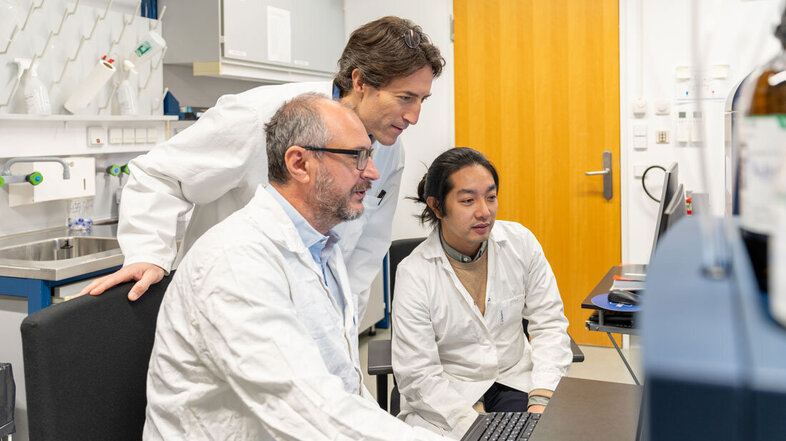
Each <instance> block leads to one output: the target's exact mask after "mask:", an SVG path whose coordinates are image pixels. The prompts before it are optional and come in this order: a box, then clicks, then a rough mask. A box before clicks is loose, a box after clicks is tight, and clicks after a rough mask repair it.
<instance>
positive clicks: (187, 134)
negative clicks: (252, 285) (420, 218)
mask: <svg viewBox="0 0 786 441" xmlns="http://www.w3.org/2000/svg"><path fill="white" fill-rule="evenodd" d="M305 92H319V93H323V94H326V95H328V96H330V95H331V92H332V84H331V83H330V82H319V83H292V84H283V85H276V86H261V87H257V88H254V89H251V90H248V91H246V92H243V93H241V94H238V95H225V96H222V97H221V98H220V99H219V100H218V102H217V103H216V105H215V106H214V107H213V108H211V109H210V110H208V111H207V112H206V113H205V114H204V115H203V116H202V117H201V118H200V119H199V121H197V122H196V123H195V124H194V125H192V126H191V127H189V128H188V129H186V130H184V131H183V132H181V133H179V134H177V135H175V136H174V137H172V138H171V139H169V140H168V141H166V142H164V143H162V144H159V145H157V146H156V147H155V148H153V149H152V150H151V151H150V152H149V153H147V154H145V155H142V156H139V157H137V158H136V159H134V160H132V161H131V162H130V168H131V176H130V178H129V180H128V183H127V184H126V186H125V189H124V190H123V195H122V203H121V206H120V222H119V224H118V241H119V242H120V246H121V248H122V250H123V255H124V256H125V263H124V264H125V265H129V264H131V263H135V262H150V263H154V264H156V265H158V266H160V267H162V268H164V269H165V270H167V271H169V270H170V269H172V268H174V267H175V266H176V265H177V262H179V261H180V259H182V257H183V255H184V254H185V252H187V251H188V250H189V249H190V248H191V246H192V245H193V244H194V242H195V241H196V240H197V239H198V238H199V237H200V236H201V235H202V234H203V233H204V232H205V231H207V230H208V229H209V228H210V227H212V226H213V225H215V224H217V223H218V222H220V221H221V220H223V219H225V218H226V217H227V216H229V215H230V214H232V213H234V212H235V211H237V210H239V209H240V208H241V207H243V206H245V205H246V203H248V201H249V200H251V198H252V196H253V195H254V191H255V190H256V188H257V186H258V185H260V184H267V152H266V148H265V145H266V143H265V131H264V125H265V123H267V122H268V121H269V120H270V118H271V117H272V116H273V114H274V113H275V111H276V110H278V108H279V107H280V106H281V104H283V102H284V101H285V100H288V99H291V98H293V97H295V96H297V95H299V94H301V93H305ZM374 146H375V148H376V152H375V153H374V163H375V165H376V167H377V169H378V170H379V173H380V178H379V179H378V180H377V181H374V182H373V183H372V186H371V191H369V192H367V195H366V198H365V201H364V205H365V212H364V213H363V215H362V216H361V217H360V218H359V219H356V220H354V221H352V222H345V223H344V224H342V225H339V226H338V227H337V229H336V230H337V231H338V232H339V234H340V235H341V237H342V241H341V242H340V243H339V246H340V247H341V249H342V251H343V252H344V256H345V259H346V261H347V266H348V268H349V274H350V279H351V284H352V287H353V289H354V294H355V295H356V301H357V302H358V303H357V311H358V312H359V315H358V316H359V317H363V313H364V312H365V310H366V304H367V301H368V295H369V288H370V286H371V282H372V281H373V280H374V277H376V275H377V273H378V272H379V269H380V268H381V265H382V258H383V257H384V255H385V253H386V252H387V250H388V248H389V247H390V240H391V225H392V222H393V213H394V212H395V210H396V203H397V202H398V192H399V187H400V183H401V175H402V173H403V169H404V155H403V149H402V147H401V142H399V141H397V142H396V143H395V144H394V145H392V146H381V145H380V144H379V143H378V142H375V143H374ZM383 189H384V190H385V196H384V198H383V199H381V200H380V198H378V197H376V196H377V195H378V194H379V193H380V191H381V190H383ZM192 207H193V209H194V211H193V213H192V215H191V221H190V222H189V224H188V228H187V229H186V232H185V236H184V238H183V242H182V244H181V247H180V252H179V253H177V249H176V245H175V244H176V239H175V234H176V228H177V218H178V217H179V216H181V215H183V214H184V213H186V212H187V211H188V210H190V209H191V208H192ZM361 235H362V236H363V240H362V241H359V238H360V236H361ZM176 254H177V259H176Z"/></svg>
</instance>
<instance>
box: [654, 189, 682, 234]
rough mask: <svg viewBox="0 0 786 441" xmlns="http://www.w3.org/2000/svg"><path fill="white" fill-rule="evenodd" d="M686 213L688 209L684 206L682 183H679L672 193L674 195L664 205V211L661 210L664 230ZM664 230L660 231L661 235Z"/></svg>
mask: <svg viewBox="0 0 786 441" xmlns="http://www.w3.org/2000/svg"><path fill="white" fill-rule="evenodd" d="M687 215H688V209H687V207H686V206H685V190H683V188H682V184H680V186H679V188H678V189H677V192H676V193H674V196H673V197H672V198H671V200H670V201H669V205H667V206H666V211H665V212H663V216H664V217H665V218H666V220H665V223H666V230H668V229H670V228H671V227H672V226H674V224H676V223H677V221H678V220H680V219H682V218H683V217H685V216H687ZM664 232H665V231H662V232H661V233H660V234H661V235H663V233H664Z"/></svg>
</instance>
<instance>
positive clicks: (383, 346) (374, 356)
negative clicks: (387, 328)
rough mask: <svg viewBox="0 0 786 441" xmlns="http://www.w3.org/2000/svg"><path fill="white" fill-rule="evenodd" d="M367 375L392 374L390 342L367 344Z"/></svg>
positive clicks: (376, 341) (373, 341)
mask: <svg viewBox="0 0 786 441" xmlns="http://www.w3.org/2000/svg"><path fill="white" fill-rule="evenodd" d="M582 357H583V354H582ZM368 373H369V375H387V374H392V373H393V366H392V365H391V362H390V340H372V341H370V342H368Z"/></svg>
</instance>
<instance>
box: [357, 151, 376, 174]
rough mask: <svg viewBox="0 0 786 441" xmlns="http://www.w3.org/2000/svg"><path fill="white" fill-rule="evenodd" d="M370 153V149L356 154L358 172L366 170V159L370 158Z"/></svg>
mask: <svg viewBox="0 0 786 441" xmlns="http://www.w3.org/2000/svg"><path fill="white" fill-rule="evenodd" d="M371 153H372V149H363V150H360V151H359V152H358V165H357V168H358V170H360V171H363V170H365V169H366V165H368V158H369V157H370V156H371Z"/></svg>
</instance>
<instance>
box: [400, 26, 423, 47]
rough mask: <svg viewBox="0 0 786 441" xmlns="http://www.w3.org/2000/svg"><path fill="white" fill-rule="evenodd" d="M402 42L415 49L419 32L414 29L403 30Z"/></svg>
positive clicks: (418, 39)
mask: <svg viewBox="0 0 786 441" xmlns="http://www.w3.org/2000/svg"><path fill="white" fill-rule="evenodd" d="M404 43H406V44H407V46H409V48H410V49H416V48H417V47H418V45H420V34H419V33H417V32H415V30H414V29H410V30H408V31H407V32H404Z"/></svg>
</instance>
